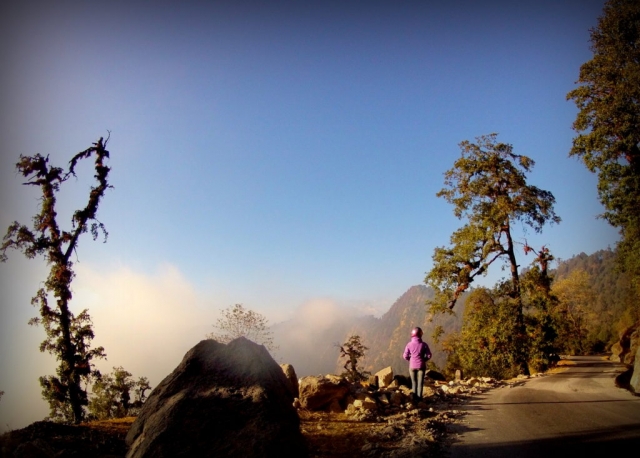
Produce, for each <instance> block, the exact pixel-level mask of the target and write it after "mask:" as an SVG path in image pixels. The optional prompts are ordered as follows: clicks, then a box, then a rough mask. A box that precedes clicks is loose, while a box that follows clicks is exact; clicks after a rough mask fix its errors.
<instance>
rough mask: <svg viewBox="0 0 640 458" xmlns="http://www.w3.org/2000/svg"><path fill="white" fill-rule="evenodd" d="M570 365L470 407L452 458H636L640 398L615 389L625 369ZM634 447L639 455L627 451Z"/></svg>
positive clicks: (586, 360)
mask: <svg viewBox="0 0 640 458" xmlns="http://www.w3.org/2000/svg"><path fill="white" fill-rule="evenodd" d="M563 363H564V364H567V365H566V366H563V369H562V370H561V371H559V372H557V373H554V374H549V375H545V376H542V377H537V378H532V379H529V380H527V381H524V382H522V383H521V384H516V385H515V386H514V387H512V388H509V387H505V388H497V389H494V390H492V391H489V392H487V393H485V394H483V395H480V396H477V397H476V398H474V399H473V400H471V401H470V402H468V403H467V404H466V405H465V406H464V407H463V410H465V411H466V412H467V415H466V417H465V419H464V421H463V422H462V423H461V424H459V425H457V427H456V431H455V434H454V435H453V444H452V446H451V449H450V453H451V458H461V457H518V458H523V457H537V458H539V457H541V456H542V457H554V456H565V457H566V456H583V457H590V456H633V453H637V451H638V450H640V396H634V395H633V394H632V393H630V392H628V391H626V390H623V389H620V388H617V387H616V386H615V385H614V378H615V376H616V375H617V374H619V373H620V372H622V371H624V369H625V368H624V366H623V365H621V364H615V363H611V362H609V361H607V360H606V359H605V358H600V357H571V358H568V359H566V360H563ZM628 450H629V451H631V450H633V451H634V452H631V453H632V454H631V455H628V452H627V453H626V454H624V453H622V452H623V451H624V452H626V451H628ZM616 453H620V455H616Z"/></svg>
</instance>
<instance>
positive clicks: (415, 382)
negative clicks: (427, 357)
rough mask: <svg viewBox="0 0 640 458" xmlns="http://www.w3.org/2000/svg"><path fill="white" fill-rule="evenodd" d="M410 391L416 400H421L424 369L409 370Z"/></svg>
mask: <svg viewBox="0 0 640 458" xmlns="http://www.w3.org/2000/svg"><path fill="white" fill-rule="evenodd" d="M409 372H410V373H411V391H413V395H414V396H415V397H417V398H418V399H422V384H423V382H424V372H425V370H424V369H411V370H410V371H409Z"/></svg>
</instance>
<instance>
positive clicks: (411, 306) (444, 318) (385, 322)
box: [339, 285, 464, 374]
mask: <svg viewBox="0 0 640 458" xmlns="http://www.w3.org/2000/svg"><path fill="white" fill-rule="evenodd" d="M433 296H434V292H433V290H432V289H430V288H428V287H426V286H424V285H416V286H412V287H411V288H409V289H408V290H407V291H406V292H405V293H404V294H403V295H402V296H400V297H399V298H398V300H396V302H395V303H394V304H393V305H392V306H391V308H390V309H389V311H388V312H387V313H385V314H384V315H382V316H381V317H380V318H373V317H370V318H369V319H368V320H366V321H365V320H362V321H358V322H357V323H355V324H354V326H353V327H352V328H351V329H350V330H349V332H348V335H352V334H357V335H359V336H360V338H361V340H362V342H363V344H364V345H365V346H367V347H369V350H368V352H367V356H366V358H365V360H364V368H365V370H368V371H371V372H376V371H378V370H380V369H382V368H384V367H387V366H391V367H392V369H393V372H394V373H395V374H404V373H408V365H407V364H408V363H407V362H406V361H405V360H404V359H403V358H402V352H403V351H404V347H405V345H406V344H407V342H408V341H409V339H410V335H411V329H413V328H414V327H415V326H420V327H421V328H422V330H423V331H424V336H423V339H424V340H425V342H427V343H428V344H429V347H430V348H431V352H432V353H433V362H434V363H435V364H436V365H437V366H438V367H441V368H442V367H444V365H445V363H446V359H447V356H446V354H445V353H444V352H443V351H442V347H441V345H440V344H438V343H435V342H433V339H432V337H431V336H432V335H433V331H434V330H435V328H436V326H438V325H440V326H442V327H443V328H444V330H445V334H449V333H451V332H454V331H459V330H460V327H461V325H462V311H463V309H464V301H461V303H460V304H458V306H457V307H456V309H457V310H456V314H455V315H440V316H437V317H435V318H434V319H433V321H431V322H430V321H429V320H430V317H431V314H430V313H429V310H428V306H427V301H428V300H430V299H433ZM339 367H340V365H339Z"/></svg>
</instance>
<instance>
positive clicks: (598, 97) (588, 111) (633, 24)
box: [567, 0, 640, 288]
mask: <svg viewBox="0 0 640 458" xmlns="http://www.w3.org/2000/svg"><path fill="white" fill-rule="evenodd" d="M591 50H592V52H593V58H592V59H591V60H590V61H588V62H586V63H584V64H583V65H582V66H581V67H580V76H579V79H578V81H577V83H578V84H579V86H578V87H577V88H575V89H574V90H572V91H571V92H569V93H568V94H567V99H569V100H573V101H574V102H575V104H576V106H577V107H578V109H579V112H578V115H577V117H576V120H575V122H574V124H573V128H574V130H575V131H576V132H577V133H578V135H577V136H576V137H575V138H574V139H573V146H572V148H571V152H570V155H571V156H576V157H579V158H580V159H582V161H583V162H584V164H585V165H586V167H587V168H588V169H589V170H590V171H591V172H594V173H597V174H598V196H599V198H600V201H601V202H602V204H603V205H604V208H605V212H604V214H603V215H602V217H604V218H605V219H606V220H607V221H608V222H609V223H610V224H611V225H613V226H614V227H617V228H619V229H620V234H621V236H622V238H621V241H620V243H619V250H618V254H619V256H620V261H621V265H622V266H623V268H624V269H625V270H627V271H628V272H630V273H631V274H632V275H633V279H634V281H635V282H636V287H638V288H640V285H639V284H638V282H639V281H640V211H638V202H640V3H639V2H638V1H637V0H608V1H607V2H606V4H605V6H604V11H603V15H602V16H601V17H600V19H599V21H598V25H597V26H596V27H595V28H593V29H592V30H591Z"/></svg>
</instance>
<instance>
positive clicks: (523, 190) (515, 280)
mask: <svg viewBox="0 0 640 458" xmlns="http://www.w3.org/2000/svg"><path fill="white" fill-rule="evenodd" d="M476 141H477V143H471V142H469V141H463V142H462V143H460V149H461V153H462V154H461V157H460V158H459V159H458V160H456V161H455V163H454V166H453V168H451V169H450V170H448V171H447V172H446V173H445V186H446V187H445V188H443V189H442V190H441V191H440V192H438V194H437V195H438V197H443V198H444V199H446V201H447V202H449V203H451V204H452V205H453V206H454V214H455V215H456V216H457V217H458V218H460V219H463V218H464V219H466V220H467V223H466V224H464V225H463V226H462V227H461V228H460V229H458V230H456V231H455V232H454V233H453V234H452V235H451V246H450V247H438V248H436V249H435V250H434V254H433V268H432V269H431V270H430V271H429V272H428V273H427V276H426V279H425V282H426V283H427V285H429V286H431V287H432V288H433V289H434V290H435V291H436V297H435V299H434V300H433V301H431V309H432V311H433V312H442V311H445V310H446V309H447V308H449V309H452V308H453V307H454V306H455V303H456V301H457V299H458V297H459V296H460V294H462V293H463V292H464V291H466V290H467V289H468V288H469V287H470V285H471V283H472V282H473V281H474V279H475V277H477V276H478V275H483V274H485V273H486V272H487V269H488V268H489V267H490V266H491V265H492V264H493V263H495V262H497V261H500V262H502V263H503V266H504V265H506V266H508V267H509V269H510V272H511V291H510V292H509V294H510V295H511V296H512V297H515V298H519V296H520V284H519V283H520V282H519V276H518V264H517V260H516V256H515V246H514V240H513V234H512V227H513V224H514V223H515V222H521V223H523V224H524V225H525V226H528V227H530V228H531V229H533V230H534V231H536V232H541V231H542V228H543V226H544V225H545V224H546V223H557V222H560V218H559V217H558V216H556V214H555V212H554V209H553V206H554V203H555V198H554V197H553V194H551V193H550V192H548V191H544V190H542V189H539V188H537V187H535V186H532V185H528V184H527V182H526V173H528V172H529V171H531V169H532V167H533V166H534V161H533V160H532V159H530V158H528V157H526V156H521V155H517V154H515V153H514V152H513V147H512V146H511V145H509V144H505V143H498V142H497V134H490V135H485V136H482V137H478V138H477V139H476Z"/></svg>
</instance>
